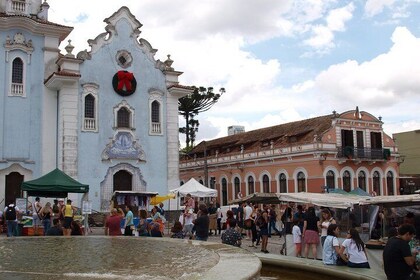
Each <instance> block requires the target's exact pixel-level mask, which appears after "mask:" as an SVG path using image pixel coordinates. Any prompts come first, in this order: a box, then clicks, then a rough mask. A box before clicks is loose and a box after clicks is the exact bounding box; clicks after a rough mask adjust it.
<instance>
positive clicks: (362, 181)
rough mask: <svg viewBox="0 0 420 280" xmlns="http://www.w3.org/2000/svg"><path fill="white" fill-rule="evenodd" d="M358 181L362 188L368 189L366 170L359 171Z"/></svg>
mask: <svg viewBox="0 0 420 280" xmlns="http://www.w3.org/2000/svg"><path fill="white" fill-rule="evenodd" d="M357 183H358V185H359V188H360V189H362V190H364V191H366V173H365V172H364V171H360V172H359V175H358V176H357Z"/></svg>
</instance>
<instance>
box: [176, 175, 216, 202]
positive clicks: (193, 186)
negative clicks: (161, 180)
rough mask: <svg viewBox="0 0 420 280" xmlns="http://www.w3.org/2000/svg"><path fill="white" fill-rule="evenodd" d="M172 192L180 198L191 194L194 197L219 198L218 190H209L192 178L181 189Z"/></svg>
mask: <svg viewBox="0 0 420 280" xmlns="http://www.w3.org/2000/svg"><path fill="white" fill-rule="evenodd" d="M171 192H172V193H175V194H178V195H179V196H186V195H187V194H191V196H192V197H217V190H214V189H210V188H207V187H206V186H204V185H202V184H200V183H199V182H198V181H197V180H196V179H194V178H191V179H190V180H189V181H188V182H186V183H185V184H183V185H182V186H181V187H179V188H177V189H174V190H171Z"/></svg>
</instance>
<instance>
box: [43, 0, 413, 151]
mask: <svg viewBox="0 0 420 280" xmlns="http://www.w3.org/2000/svg"><path fill="white" fill-rule="evenodd" d="M48 3H49V4H50V12H49V20H51V21H53V22H56V23H61V24H65V25H70V26H74V28H75V29H74V31H73V32H72V33H71V34H70V36H69V39H71V40H72V44H73V45H74V46H75V47H76V49H75V51H74V52H75V53H76V52H78V51H80V50H84V49H89V46H88V44H87V40H88V39H93V38H95V37H96V36H97V35H99V34H100V33H102V32H105V29H104V28H105V23H104V22H103V20H104V19H105V18H107V17H109V16H111V15H112V13H114V12H115V11H116V10H118V9H119V8H120V7H121V6H123V5H125V6H127V7H128V8H130V10H131V12H132V13H133V14H134V15H135V16H136V18H137V19H138V20H139V21H140V22H141V23H142V24H143V27H142V28H141V31H142V32H141V34H140V37H142V38H144V39H146V40H147V41H149V42H150V43H151V45H152V47H154V48H156V49H158V52H157V53H156V55H155V59H160V60H165V59H166V55H167V54H171V58H172V59H173V60H174V64H173V66H174V67H175V69H176V70H178V71H183V72H184V74H183V75H182V76H181V77H180V82H181V84H183V85H196V86H213V87H214V88H216V89H217V88H220V87H224V88H226V93H225V94H224V95H223V96H222V98H221V99H220V101H219V102H218V103H217V104H216V105H215V106H214V107H213V108H212V109H211V110H210V111H208V112H206V113H203V114H200V115H199V116H198V120H199V121H200V127H199V132H198V135H197V143H198V142H199V141H201V140H204V139H213V138H216V137H222V136H225V135H227V127H228V126H230V125H243V126H245V129H246V131H249V130H253V129H257V128H261V127H266V126H271V125H276V124H280V123H285V122H290V121H295V120H300V119H305V118H310V117H314V116H320V115H325V114H329V113H331V112H332V111H333V110H336V111H337V112H339V113H340V112H344V111H347V110H352V109H355V108H356V106H359V109H360V110H362V111H367V112H369V113H372V114H373V115H375V116H382V120H383V122H384V130H385V132H386V133H388V134H389V135H391V134H392V133H396V132H402V131H409V130H415V129H420V114H419V112H420V19H419V18H420V17H419V15H420V0H406V1H401V0H365V1H361V0H354V1H346V0H341V1H340V0H322V1H320V0H300V1H296V0H294V1H292V0H282V1H278V0H259V1H251V0H229V1H226V0H202V1H194V0H125V1H124V0H114V1H112V2H111V1H100V0H89V1H82V0H73V1H71V2H70V1H62V0H49V1H48ZM69 5H71V6H72V7H78V8H77V9H73V8H69ZM98 6H101V9H98ZM66 44H67V42H63V44H62V45H61V46H60V47H61V48H62V49H64V47H65V45H66ZM180 123H181V124H183V122H182V120H180ZM181 140H182V138H181ZM181 144H182V143H181Z"/></svg>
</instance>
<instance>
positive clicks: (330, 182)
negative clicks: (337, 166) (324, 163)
mask: <svg viewBox="0 0 420 280" xmlns="http://www.w3.org/2000/svg"><path fill="white" fill-rule="evenodd" d="M326 179H327V180H326V181H327V187H328V188H329V189H334V188H335V174H334V171H332V170H328V172H327V176H326Z"/></svg>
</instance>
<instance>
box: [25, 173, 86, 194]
mask: <svg viewBox="0 0 420 280" xmlns="http://www.w3.org/2000/svg"><path fill="white" fill-rule="evenodd" d="M22 191H27V194H28V196H41V197H62V198H64V197H67V196H68V193H87V192H89V185H85V184H82V183H79V182H78V181H76V180H74V179H73V178H71V177H70V176H69V175H67V174H66V173H64V172H63V171H61V170H60V169H58V168H56V169H54V170H53V171H51V172H50V173H47V174H45V175H44V176H42V177H40V178H38V179H35V180H31V181H26V182H23V183H22Z"/></svg>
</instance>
